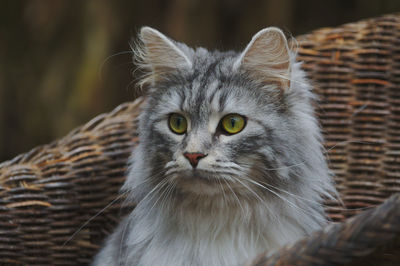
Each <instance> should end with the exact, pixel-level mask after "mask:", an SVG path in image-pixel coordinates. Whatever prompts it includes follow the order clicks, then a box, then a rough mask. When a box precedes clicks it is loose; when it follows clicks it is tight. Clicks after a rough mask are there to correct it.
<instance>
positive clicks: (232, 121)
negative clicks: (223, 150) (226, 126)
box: [231, 117, 236, 128]
mask: <svg viewBox="0 0 400 266" xmlns="http://www.w3.org/2000/svg"><path fill="white" fill-rule="evenodd" d="M235 123H236V119H235V118H233V117H232V118H231V126H232V128H234V127H235Z"/></svg>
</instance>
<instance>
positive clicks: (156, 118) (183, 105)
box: [133, 28, 324, 195]
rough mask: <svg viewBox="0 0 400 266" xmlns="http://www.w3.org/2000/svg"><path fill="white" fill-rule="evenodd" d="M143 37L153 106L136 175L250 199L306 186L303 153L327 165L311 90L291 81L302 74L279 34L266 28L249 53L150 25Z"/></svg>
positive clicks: (145, 119)
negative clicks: (267, 187)
mask: <svg viewBox="0 0 400 266" xmlns="http://www.w3.org/2000/svg"><path fill="white" fill-rule="evenodd" d="M141 41H142V42H143V44H144V46H143V47H141V49H139V50H138V53H137V55H138V57H139V59H141V61H140V62H139V63H140V64H141V67H142V69H144V70H145V71H147V72H146V73H147V76H145V77H144V78H143V79H142V83H143V85H144V86H146V88H147V94H148V96H147V97H148V100H147V106H146V108H145V110H144V111H143V113H142V115H141V123H140V148H139V152H136V154H135V156H134V165H133V170H135V167H137V168H141V169H145V170H146V171H142V172H146V173H145V175H146V176H145V177H143V178H144V179H146V178H147V179H149V180H150V181H151V183H152V184H153V186H156V185H158V184H160V183H165V182H168V183H170V184H173V186H174V188H177V189H178V190H181V191H183V192H191V193H196V194H207V195H214V194H221V193H224V192H225V191H229V190H230V191H234V192H235V193H237V194H241V193H243V194H246V193H253V192H254V190H256V189H259V188H260V187H261V186H263V184H264V182H268V183H269V184H271V185H274V186H277V187H284V186H285V184H287V183H288V179H289V178H291V182H292V183H293V184H294V185H296V182H301V180H300V181H299V180H298V178H297V176H296V175H300V174H304V171H306V170H304V169H303V170H302V169H300V168H296V167H293V166H294V165H296V164H299V163H301V164H303V165H302V166H301V167H303V168H304V165H305V163H304V162H303V161H302V160H303V159H304V157H305V156H306V155H305V154H304V153H308V154H309V159H310V161H316V160H317V159H318V160H317V161H318V163H321V160H322V163H323V158H322V159H321V157H322V155H321V151H320V147H319V142H318V139H317V138H318V137H319V131H318V128H317V126H316V124H315V121H314V119H313V117H312V108H311V107H310V106H309V98H310V96H309V94H308V93H309V92H308V87H307V86H305V87H303V88H302V85H301V84H297V85H296V84H293V82H290V81H293V76H294V75H295V74H296V73H294V72H295V71H300V69H299V67H298V66H297V68H296V69H295V68H294V67H293V64H292V63H293V62H292V61H291V55H290V52H289V49H288V45H287V40H286V38H285V37H284V35H283V34H282V32H281V31H280V30H278V29H275V28H268V29H265V30H263V31H260V32H259V33H258V34H256V35H255V36H254V37H253V39H252V41H251V42H250V43H249V45H248V46H247V47H246V49H245V50H244V51H243V52H242V53H233V52H227V53H221V52H208V51H206V50H205V49H202V48H199V49H196V50H193V49H190V48H188V47H187V46H185V45H183V44H180V43H175V42H173V41H171V40H170V39H168V38H167V37H165V36H164V35H162V34H161V33H159V32H158V31H156V30H154V29H151V28H143V29H142V31H141ZM301 73H302V72H301ZM300 78H302V74H301V75H300ZM296 86H297V87H299V88H298V89H297V90H296V89H294V88H295V87H296ZM307 131H309V132H307ZM310 164H311V163H310ZM323 166H324V165H323ZM307 167H309V168H310V167H312V166H310V165H308V166H307ZM296 171H297V172H296ZM300 172H301V173H300Z"/></svg>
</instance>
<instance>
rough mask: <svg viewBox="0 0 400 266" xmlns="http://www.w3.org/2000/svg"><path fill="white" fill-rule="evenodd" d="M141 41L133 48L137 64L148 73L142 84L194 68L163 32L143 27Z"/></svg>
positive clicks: (140, 34) (140, 35)
mask: <svg viewBox="0 0 400 266" xmlns="http://www.w3.org/2000/svg"><path fill="white" fill-rule="evenodd" d="M139 40H140V42H141V43H140V44H137V45H136V47H133V50H134V54H135V59H136V63H137V64H138V66H139V68H141V69H142V70H144V72H146V76H145V78H144V79H143V80H142V82H141V83H149V82H151V83H156V82H157V81H159V80H161V79H163V78H165V77H166V75H168V74H169V73H171V72H173V71H178V70H185V69H186V70H187V69H190V68H191V67H192V62H191V60H190V59H189V58H188V56H187V55H186V54H185V53H184V52H183V51H182V50H181V49H180V48H179V47H178V46H177V45H176V44H175V42H174V41H172V40H171V39H169V38H168V37H166V36H165V35H164V34H162V33H161V32H159V31H157V30H155V29H153V28H150V27H143V28H142V29H141V30H140V33H139ZM142 85H143V84H142Z"/></svg>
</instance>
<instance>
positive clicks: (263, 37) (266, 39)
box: [234, 27, 291, 89]
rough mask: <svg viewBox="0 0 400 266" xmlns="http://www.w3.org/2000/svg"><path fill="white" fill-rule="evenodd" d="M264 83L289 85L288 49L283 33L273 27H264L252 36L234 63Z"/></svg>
mask: <svg viewBox="0 0 400 266" xmlns="http://www.w3.org/2000/svg"><path fill="white" fill-rule="evenodd" d="M234 68H236V69H243V70H245V71H247V72H248V73H249V74H251V75H254V76H255V77H256V78H257V79H258V80H261V81H262V82H265V83H271V82H273V83H276V82H278V84H279V87H280V88H282V89H286V88H288V87H289V86H290V68H291V62H290V50H289V46H288V41H287V39H286V37H285V35H284V33H283V32H282V31H281V30H280V29H278V28H275V27H270V28H265V29H263V30H261V31H259V32H258V33H257V34H255V35H254V36H253V38H252V39H251V41H250V43H249V44H248V45H247V47H246V49H245V50H244V51H243V52H242V54H241V55H240V57H239V58H238V60H237V61H236V62H235V64H234Z"/></svg>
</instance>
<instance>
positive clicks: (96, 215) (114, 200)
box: [62, 193, 125, 247]
mask: <svg viewBox="0 0 400 266" xmlns="http://www.w3.org/2000/svg"><path fill="white" fill-rule="evenodd" d="M124 195H125V193H123V194H120V195H119V196H117V197H116V198H115V199H113V200H112V201H111V202H110V203H108V204H107V205H106V206H105V207H104V208H102V209H101V210H100V211H98V212H97V213H96V214H95V215H93V216H92V217H90V218H89V219H88V220H87V221H86V222H85V223H83V224H82V225H81V226H80V227H79V228H78V230H76V231H75V232H74V233H73V234H72V235H71V236H70V237H69V238H68V239H67V240H66V241H65V242H64V243H63V245H62V246H63V247H64V246H65V245H66V244H68V243H69V242H70V241H71V240H72V239H73V238H74V237H75V236H76V235H77V234H78V233H79V232H80V231H82V229H83V228H85V226H86V225H88V224H89V223H90V222H91V221H93V219H95V218H96V217H98V216H99V215H100V214H102V213H103V212H104V211H105V210H107V209H108V208H109V207H110V206H112V205H113V204H114V203H116V202H117V201H118V200H119V199H121V198H122V197H123V196H124Z"/></svg>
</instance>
